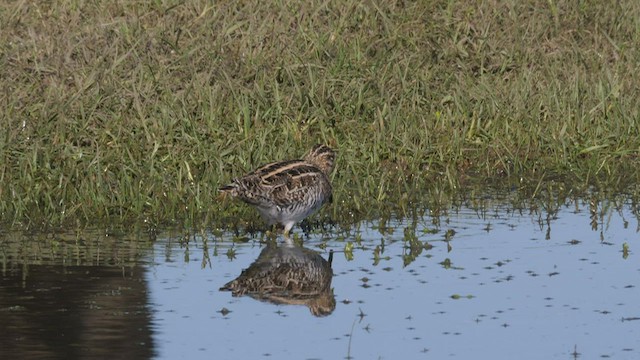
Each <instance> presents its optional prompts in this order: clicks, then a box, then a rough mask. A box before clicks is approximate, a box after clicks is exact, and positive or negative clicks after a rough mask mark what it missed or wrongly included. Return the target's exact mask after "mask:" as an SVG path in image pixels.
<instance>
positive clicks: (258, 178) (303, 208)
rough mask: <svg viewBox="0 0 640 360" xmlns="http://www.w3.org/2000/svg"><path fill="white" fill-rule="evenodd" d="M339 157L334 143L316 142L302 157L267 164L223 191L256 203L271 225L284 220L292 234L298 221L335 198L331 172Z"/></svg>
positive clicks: (234, 181) (251, 203)
mask: <svg viewBox="0 0 640 360" xmlns="http://www.w3.org/2000/svg"><path fill="white" fill-rule="evenodd" d="M335 157H336V154H335V152H334V151H333V150H332V149H331V148H330V147H328V146H326V145H316V146H314V147H313V148H312V149H311V151H309V152H308V153H307V154H306V155H305V156H304V157H303V158H302V159H299V160H287V161H279V162H273V163H270V164H266V165H263V166H261V167H259V168H258V169H256V170H254V171H253V172H251V173H249V174H247V175H245V176H242V177H240V178H236V179H233V181H232V182H231V183H230V184H229V185H226V186H223V187H221V188H220V192H221V193H222V194H225V195H231V196H233V197H237V198H239V199H241V200H242V201H244V202H245V203H247V204H250V205H252V206H253V207H255V208H256V209H257V210H258V212H259V213H260V215H262V217H263V218H264V219H265V220H266V221H267V223H269V225H273V224H276V223H278V224H282V225H283V226H284V235H285V238H288V236H289V231H290V230H291V228H292V227H293V225H294V224H295V223H297V222H298V221H301V220H302V219H304V218H306V217H307V216H309V215H311V214H313V213H314V212H316V211H317V210H318V209H320V207H321V206H322V205H323V204H324V203H325V202H327V201H330V200H331V182H330V181H329V175H330V174H331V172H332V171H333V167H334V162H335Z"/></svg>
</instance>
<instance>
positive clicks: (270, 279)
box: [220, 243, 336, 316]
mask: <svg viewBox="0 0 640 360" xmlns="http://www.w3.org/2000/svg"><path fill="white" fill-rule="evenodd" d="M332 258H333V252H331V253H330V254H329V259H327V260H325V259H324V258H323V257H322V256H320V254H318V253H316V252H315V251H313V250H309V249H306V248H304V247H301V246H297V245H292V244H285V245H281V246H275V245H273V243H271V244H269V245H267V247H266V248H265V249H263V250H262V252H261V253H260V255H259V256H258V258H257V259H256V260H255V261H254V262H253V263H252V264H251V265H250V266H249V267H248V268H246V269H245V270H242V273H241V274H240V276H238V277H237V278H236V279H234V280H232V281H230V282H228V283H227V284H225V285H224V286H222V287H221V288H220V290H221V291H231V293H232V295H233V296H242V295H248V296H251V297H253V298H255V299H258V300H261V301H267V302H271V303H274V304H287V305H306V306H307V307H309V310H310V311H311V313H312V314H313V315H315V316H326V315H329V314H331V313H332V312H333V310H334V309H335V307H336V300H335V296H334V295H333V289H331V280H332V278H333V270H332V269H331V261H332Z"/></svg>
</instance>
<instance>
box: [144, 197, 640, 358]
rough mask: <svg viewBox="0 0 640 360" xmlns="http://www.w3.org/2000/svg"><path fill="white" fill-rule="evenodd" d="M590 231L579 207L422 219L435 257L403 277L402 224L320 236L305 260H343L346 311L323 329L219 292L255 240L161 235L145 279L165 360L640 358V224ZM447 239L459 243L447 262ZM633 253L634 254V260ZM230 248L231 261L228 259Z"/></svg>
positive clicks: (252, 255) (336, 266)
mask: <svg viewBox="0 0 640 360" xmlns="http://www.w3.org/2000/svg"><path fill="white" fill-rule="evenodd" d="M591 221H592V218H590V217H589V211H588V210H579V211H578V210H576V209H570V208H565V209H562V210H561V211H559V212H558V213H557V215H555V216H553V217H549V219H548V220H547V217H546V215H545V216H544V217H543V218H541V219H538V217H537V215H529V214H524V215H518V214H513V213H509V212H507V211H501V210H497V211H495V212H492V213H491V214H490V215H487V214H482V215H479V214H477V213H476V212H474V211H471V210H466V209H463V210H460V211H457V212H455V213H451V214H448V215H447V216H443V217H441V219H440V223H439V225H438V226H434V225H432V219H430V218H424V219H422V220H420V222H419V223H417V224H415V226H416V228H415V229H416V230H415V235H416V236H417V240H418V241H420V242H423V243H424V242H425V241H426V242H429V244H431V245H433V248H432V249H430V250H423V251H422V252H421V253H420V254H419V255H418V256H417V257H416V258H415V260H413V261H412V262H410V263H409V265H408V266H406V267H404V266H403V263H404V261H405V259H407V257H406V255H407V253H408V251H409V250H408V249H407V246H406V245H407V242H405V241H403V239H404V238H405V228H406V227H411V226H412V225H413V224H409V223H408V222H406V221H400V222H395V223H391V224H387V226H390V227H392V228H393V230H389V231H388V232H387V231H385V232H384V235H383V234H381V231H379V229H378V230H375V229H374V228H376V227H377V226H378V225H379V224H366V223H363V224H360V226H359V230H357V231H354V233H353V234H352V236H350V237H347V238H346V239H345V240H336V239H328V240H327V239H324V240H323V239H321V238H319V237H312V238H311V239H308V240H306V241H305V243H304V246H305V247H306V248H309V249H314V250H317V251H319V252H321V253H323V255H324V257H325V258H326V257H327V256H328V250H329V249H333V250H335V251H336V253H335V257H334V259H333V265H332V266H333V271H334V274H335V275H334V277H333V282H332V287H333V288H334V294H335V297H336V301H337V306H336V308H335V310H334V311H333V313H332V314H331V315H329V316H326V317H314V316H312V315H311V314H310V312H309V309H308V308H307V307H305V306H296V305H274V304H270V303H266V302H261V301H256V300H254V299H252V298H250V297H232V296H231V294H230V293H228V292H220V291H218V289H219V288H220V287H221V286H223V285H224V284H226V283H227V282H229V281H230V280H232V279H234V278H235V277H237V276H238V275H239V274H240V273H241V272H242V270H243V269H244V268H247V267H248V266H249V265H250V264H251V263H252V262H253V261H254V260H255V259H256V258H257V257H258V256H259V254H260V252H261V250H262V249H263V246H262V245H261V244H259V243H258V242H257V241H251V242H249V243H244V244H235V245H232V244H231V242H230V241H228V240H225V241H216V240H215V239H214V238H213V237H211V238H209V239H202V238H197V237H196V238H194V239H191V241H190V242H189V244H188V247H187V246H185V245H184V244H182V245H181V244H180V243H178V242H177V241H176V240H173V239H174V237H172V235H171V234H165V236H164V240H160V241H158V243H157V244H156V246H155V248H154V251H153V254H151V255H150V259H149V264H150V265H149V271H148V272H147V277H148V284H149V291H150V302H151V304H150V306H151V307H152V308H153V328H154V337H155V341H154V343H155V344H156V345H157V347H158V348H157V349H156V353H157V354H158V357H159V358H165V359H176V358H214V357H215V358H224V359H256V358H272V359H344V358H346V357H347V356H351V357H353V358H354V359H376V358H383V359H400V358H402V359H442V358H445V357H456V358H461V359H468V358H480V359H507V358H517V359H572V358H574V357H575V356H576V355H577V354H578V353H579V354H580V355H579V358H583V359H586V358H589V359H591V358H600V357H611V358H615V359H637V358H639V355H640V320H635V319H636V318H638V317H640V305H638V299H640V289H639V287H638V280H639V279H640V265H639V264H640V262H638V259H637V258H638V249H640V243H639V242H638V232H637V229H638V223H637V219H636V218H635V217H633V216H632V214H631V213H630V212H627V211H624V212H620V213H618V212H614V213H611V214H609V216H608V217H605V218H600V221H599V223H598V224H596V227H597V229H596V230H592V224H591ZM432 229H435V230H437V231H435V232H434V231H431V230H432ZM447 230H455V235H453V237H452V239H451V240H450V241H449V243H448V244H449V245H450V247H451V251H448V246H447V243H446V242H445V241H444V238H445V233H446V231H447ZM410 233H411V234H413V233H414V232H410ZM356 235H359V236H361V237H362V241H361V242H360V244H354V250H353V260H352V261H348V260H347V259H346V257H345V256H343V253H341V252H340V251H342V250H343V249H344V245H345V242H349V241H350V242H354V241H355V239H356ZM546 238H548V240H547V239H546ZM205 240H206V241H205ZM625 242H626V243H628V244H629V246H630V249H631V251H632V253H631V254H630V256H629V257H628V259H626V260H625V259H623V254H622V244H623V243H625ZM205 243H206V245H207V246H208V248H207V249H204V248H203V246H204V245H205ZM323 243H325V244H326V246H327V247H326V249H320V247H319V245H320V244H323ZM383 243H384V247H383V248H384V250H383V251H382V252H381V253H380V261H379V262H378V263H377V265H373V264H374V255H373V254H374V249H375V247H376V246H380V245H382V244H383ZM230 247H233V248H234V250H235V255H236V257H235V259H233V260H230V259H229V258H228V257H227V256H225V255H224V254H225V253H226V252H227V250H228V249H229V248H230ZM381 248H382V247H381ZM634 250H635V253H633V251H634ZM216 252H217V254H216ZM403 255H405V257H403ZM207 258H208V260H207ZM222 309H227V310H229V311H230V312H229V313H225V312H224V311H223V312H221V310H222ZM574 352H576V353H575V354H574Z"/></svg>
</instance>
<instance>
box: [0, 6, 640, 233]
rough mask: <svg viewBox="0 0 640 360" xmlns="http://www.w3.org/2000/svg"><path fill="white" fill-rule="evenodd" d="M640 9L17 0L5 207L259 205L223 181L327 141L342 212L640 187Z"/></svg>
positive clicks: (6, 124) (137, 212)
mask: <svg viewBox="0 0 640 360" xmlns="http://www.w3.org/2000/svg"><path fill="white" fill-rule="evenodd" d="M638 19H640V3H639V2H638V1H634V0H622V1H616V2H613V3H609V2H597V1H569V2H555V1H535V0H525V1H507V2H498V1H480V2H478V1H461V2H454V1H445V0H431V1H418V2H405V1H341V2H323V1H303V2H298V1H277V2H263V1H243V2H216V3H211V2H209V1H193V2H179V1H155V2H84V1H77V0H65V1H57V2H6V3H5V4H4V5H3V6H2V9H1V10H0V30H1V31H0V44H1V46H2V51H0V79H2V82H1V83H2V91H1V92H0V108H1V109H2V111H1V112H0V127H1V128H2V134H0V184H1V186H0V214H1V216H2V221H3V222H5V223H11V224H13V225H20V224H22V225H31V226H33V225H37V226H39V225H54V226H60V225H66V224H75V223H91V222H94V223H95V222H100V221H109V222H111V223H113V222H123V223H126V222H131V221H135V222H138V221H146V222H147V223H149V224H152V225H157V224H162V223H171V222H183V221H187V222H196V221H204V222H206V223H218V224H222V223H225V224H229V219H234V220H233V221H234V222H235V223H236V224H237V222H238V221H239V220H238V219H245V220H244V221H252V220H251V218H252V217H249V216H244V215H245V214H246V213H247V212H248V211H251V210H250V209H247V208H245V207H242V206H236V205H235V204H223V203H220V202H218V201H216V200H215V197H216V195H217V193H216V189H217V188H218V186H219V185H221V184H223V183H225V182H226V181H228V180H229V179H231V178H232V177H234V176H237V175H239V174H242V173H244V172H246V171H247V170H250V169H252V168H255V166H257V165H259V164H262V163H265V162H268V161H271V160H277V159H285V158H290V157H292V156H296V155H297V154H301V153H304V151H305V150H306V149H308V148H309V147H310V146H311V145H312V144H314V143H317V142H324V143H327V144H330V145H331V146H332V147H334V148H336V149H337V150H338V152H339V154H338V162H337V171H336V173H335V174H334V176H333V179H332V180H333V184H334V196H335V197H334V199H335V201H334V203H333V205H331V206H328V207H326V208H325V209H324V210H323V213H322V214H324V216H328V217H331V218H332V219H340V220H336V221H342V222H349V221H353V219H358V218H366V217H373V216H376V215H379V214H381V213H390V212H406V211H407V209H410V208H411V207H412V206H413V204H416V203H421V204H427V205H428V206H430V207H431V208H433V209H436V208H437V207H438V206H444V207H447V206H449V205H450V204H451V203H452V202H455V201H456V200H455V199H459V198H460V196H461V194H463V195H462V196H468V195H464V194H470V193H471V194H473V193H480V192H482V191H484V190H485V189H486V186H487V184H490V185H491V187H494V188H502V189H516V190H517V191H518V193H519V194H521V195H520V196H522V197H524V198H536V197H539V196H544V194H545V193H550V192H555V193H561V194H567V193H576V192H581V191H584V190H586V189H591V190H593V189H595V190H596V191H605V192H617V191H625V192H629V193H631V194H632V195H633V196H634V197H635V194H636V193H637V192H638V187H637V185H636V184H637V180H638V175H639V174H638V169H640V167H638V153H639V151H640V150H639V149H640V137H639V135H638V133H639V131H638V111H639V109H640V106H639V103H638V101H639V100H638V99H640V93H639V92H640V87H639V86H638V84H639V83H640V81H639V79H638V74H639V73H640V71H638V70H639V69H638V67H639V66H640V63H638V61H637V59H638V58H640V49H639V48H638V46H637V44H639V43H640V30H639V29H640V26H639V23H638V21H639V20H638ZM321 216H322V215H321ZM238 226H244V225H243V224H240V225H238Z"/></svg>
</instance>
